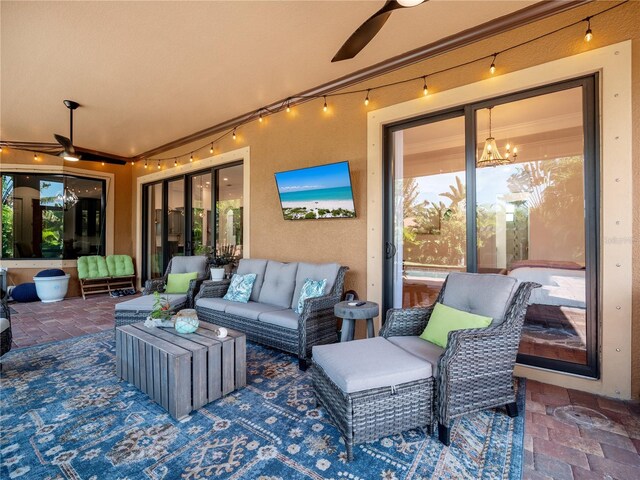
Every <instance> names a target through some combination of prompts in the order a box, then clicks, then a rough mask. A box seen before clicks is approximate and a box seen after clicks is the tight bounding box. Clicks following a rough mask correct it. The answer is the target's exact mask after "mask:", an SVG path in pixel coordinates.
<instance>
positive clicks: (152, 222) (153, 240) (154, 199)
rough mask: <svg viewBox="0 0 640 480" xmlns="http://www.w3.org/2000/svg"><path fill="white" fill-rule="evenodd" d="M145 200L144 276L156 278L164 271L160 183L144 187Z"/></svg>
mask: <svg viewBox="0 0 640 480" xmlns="http://www.w3.org/2000/svg"><path fill="white" fill-rule="evenodd" d="M145 200H146V209H147V214H146V219H147V225H146V245H145V250H146V252H145V253H146V255H145V260H146V262H145V263H146V271H145V274H146V278H158V277H161V276H162V274H163V273H164V260H163V256H162V230H163V224H164V220H163V215H162V183H155V184H153V185H148V186H146V187H145Z"/></svg>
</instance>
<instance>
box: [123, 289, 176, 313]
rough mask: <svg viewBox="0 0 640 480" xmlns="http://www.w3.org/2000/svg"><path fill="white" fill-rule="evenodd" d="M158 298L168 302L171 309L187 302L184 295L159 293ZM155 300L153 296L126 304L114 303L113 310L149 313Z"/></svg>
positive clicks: (133, 299)
mask: <svg viewBox="0 0 640 480" xmlns="http://www.w3.org/2000/svg"><path fill="white" fill-rule="evenodd" d="M160 296H161V297H162V298H166V299H167V300H168V301H169V305H170V306H171V308H175V306H176V305H178V304H179V303H184V302H186V301H187V296H186V295H185V294H184V293H161V294H160ZM155 300H156V299H155V297H154V296H153V295H142V296H141V297H136V298H132V299H131V300H127V301H126V302H120V303H116V307H115V309H116V311H118V310H122V311H135V312H150V311H151V310H153V304H154V303H155Z"/></svg>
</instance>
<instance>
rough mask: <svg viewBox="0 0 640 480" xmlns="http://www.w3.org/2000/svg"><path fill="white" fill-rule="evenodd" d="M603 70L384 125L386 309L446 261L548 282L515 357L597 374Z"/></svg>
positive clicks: (417, 297)
mask: <svg viewBox="0 0 640 480" xmlns="http://www.w3.org/2000/svg"><path fill="white" fill-rule="evenodd" d="M595 84H596V78H595V77H586V78H581V79H577V80H572V81H568V82H564V83H562V84H557V85H552V86H547V87H543V88H539V89H536V90H531V91H527V92H521V93H517V94H513V95H509V96H505V97H501V98H497V99H490V100H486V101H483V102H478V103H476V104H472V105H465V106H461V108H460V110H457V111H452V112H447V113H445V114H438V115H435V116H429V117H426V118H421V119H417V120H413V121H411V122H405V123H402V124H398V125H393V126H390V127H388V129H387V130H388V131H387V142H388V143H387V159H386V163H387V167H386V168H387V170H386V172H387V177H388V179H387V182H386V192H385V198H386V204H387V215H386V240H387V247H386V250H387V254H388V255H387V256H388V260H387V262H386V263H385V282H386V283H385V284H386V286H387V288H386V289H385V290H386V296H385V299H384V301H385V307H387V308H388V307H400V306H402V307H408V306H416V305H427V304H430V303H432V302H433V300H434V299H435V295H436V294H437V291H438V290H439V286H440V285H441V283H442V279H440V278H439V277H444V276H446V273H447V272H449V271H469V272H480V273H494V274H499V275H508V276H511V277H514V278H516V279H518V280H521V281H535V282H537V283H540V284H541V285H542V287H541V288H539V289H536V290H535V291H534V293H533V295H532V297H531V300H530V305H529V307H528V309H527V313H526V318H525V324H524V328H523V333H522V342H521V344H520V350H519V356H518V361H519V362H521V363H526V364H531V365H536V366H541V367H544V368H551V369H558V370H563V371H568V372H572V373H579V374H584V375H590V376H597V294H596V292H597V288H596V287H597V286H596V279H597V265H598V263H597V245H596V243H597V232H598V216H597V211H598V205H597V204H598V195H597V180H598V178H597V175H598V168H597V163H596V132H597V130H596V116H595V112H596V101H595Z"/></svg>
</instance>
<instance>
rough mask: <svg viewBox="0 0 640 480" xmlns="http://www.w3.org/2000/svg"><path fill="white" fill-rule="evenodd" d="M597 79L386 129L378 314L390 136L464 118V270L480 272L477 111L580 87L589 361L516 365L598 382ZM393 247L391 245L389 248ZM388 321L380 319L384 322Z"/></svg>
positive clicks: (389, 239)
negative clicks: (450, 119)
mask: <svg viewBox="0 0 640 480" xmlns="http://www.w3.org/2000/svg"><path fill="white" fill-rule="evenodd" d="M598 85H599V74H598V73H597V72H596V73H594V74H590V75H585V76H582V77H578V78H574V79H570V80H565V81H561V82H556V83H553V84H549V85H545V86H541V87H536V88H531V89H526V90H522V91H519V92H515V93H511V94H507V95H501V96H498V97H494V98H490V99H486V100H482V101H478V102H473V103H469V104H465V105H462V106H459V107H454V108H450V109H447V110H442V111H439V112H434V113H429V114H427V115H422V116H419V117H414V118H412V119H408V120H404V121H400V122H395V123H391V124H388V125H386V126H385V127H384V134H383V139H384V148H383V151H384V157H383V179H384V180H383V225H384V228H383V248H385V252H383V255H382V258H383V267H382V271H383V298H382V302H383V305H382V311H386V310H388V308H389V306H390V305H393V298H392V295H393V282H394V278H393V276H392V274H393V271H394V270H393V257H394V256H395V253H396V252H395V251H394V252H393V255H391V256H390V255H389V250H390V249H392V250H393V238H394V235H393V213H394V177H393V172H394V171H395V165H394V157H393V148H394V146H393V142H392V135H393V133H394V132H396V131H399V130H405V129H407V128H412V127H416V126H420V125H425V124H428V123H434V122H437V121H440V120H446V119H449V118H453V117H457V116H460V115H461V113H460V112H463V113H462V115H464V117H465V157H466V158H465V165H466V168H465V170H466V171H465V179H466V202H467V204H466V217H467V218H466V220H467V225H466V226H467V245H466V255H467V259H466V260H467V261H466V263H467V271H468V272H476V271H477V270H478V255H477V245H476V240H477V239H476V234H477V232H476V155H477V153H476V150H477V135H476V112H477V111H478V110H482V109H486V108H488V107H491V106H496V105H500V104H505V103H510V102H515V101H518V100H523V99H527V98H531V97H537V96H541V95H546V94H549V93H554V92H559V91H562V90H569V89H572V88H577V87H581V88H582V107H583V108H582V115H583V118H582V127H583V138H584V154H583V158H584V201H585V264H586V267H587V268H586V272H585V282H586V291H585V293H586V300H587V302H586V303H587V308H586V315H587V317H586V318H587V322H586V348H587V361H586V363H585V364H584V365H582V364H577V363H571V362H567V361H563V360H557V359H553V358H544V357H538V356H534V355H525V354H518V357H517V362H518V363H521V364H523V365H529V366H534V367H540V368H544V369H550V370H556V371H560V372H565V373H571V374H576V375H582V376H586V377H592V378H599V377H600V365H599V350H600V346H599V343H598V332H599V322H600V320H601V316H600V307H599V298H598V292H599V288H598V276H599V269H600V246H599V243H600V242H599V240H600V135H599V132H600V130H599V128H600V127H599V120H598V119H599V99H598ZM390 245H391V246H390ZM385 320H386V318H385V316H383V318H382V321H383V322H384V321H385Z"/></svg>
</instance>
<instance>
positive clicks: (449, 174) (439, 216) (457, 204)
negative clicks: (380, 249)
mask: <svg viewBox="0 0 640 480" xmlns="http://www.w3.org/2000/svg"><path fill="white" fill-rule="evenodd" d="M455 115H456V116H454V117H453V118H444V119H438V118H436V119H432V120H431V121H430V122H429V123H424V122H423V124H421V125H416V126H408V127H407V128H403V129H399V130H396V131H394V132H393V133H392V137H391V139H392V142H391V143H392V148H393V178H394V180H393V198H394V201H393V209H394V211H393V218H394V222H393V232H392V238H393V241H392V242H388V245H387V254H388V256H389V257H392V258H391V262H390V263H388V265H389V268H391V269H392V271H393V278H394V280H395V281H394V282H393V287H392V291H393V299H392V300H391V302H392V303H391V305H393V307H396V308H399V307H404V308H406V307H413V306H426V305H431V304H432V303H433V302H434V301H435V299H436V298H437V296H438V293H439V292H440V288H441V287H442V283H443V282H444V279H445V277H446V276H447V274H448V273H449V272H452V271H466V270H467V263H466V248H467V247H466V231H467V229H466V211H465V207H466V189H465V150H464V148H465V147H464V127H465V124H464V117H463V116H461V115H462V112H460V113H457V114H455ZM449 117H451V115H449Z"/></svg>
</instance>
